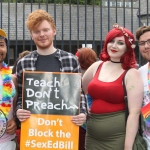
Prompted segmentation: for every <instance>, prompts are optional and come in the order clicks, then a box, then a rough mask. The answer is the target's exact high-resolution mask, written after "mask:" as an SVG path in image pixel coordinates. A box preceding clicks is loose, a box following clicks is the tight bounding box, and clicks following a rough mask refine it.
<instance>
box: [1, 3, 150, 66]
mask: <svg viewBox="0 0 150 150" xmlns="http://www.w3.org/2000/svg"><path fill="white" fill-rule="evenodd" d="M34 2H36V3H34ZM149 7H150V2H149V0H99V1H97V0H90V1H89V0H85V1H84V2H82V3H81V2H80V1H79V0H76V3H73V2H72V1H71V0H68V3H66V1H65V2H63V0H62V1H60V3H57V1H56V0H53V3H50V1H49V0H45V1H44V0H37V1H32V0H30V3H27V1H25V0H23V2H22V3H21V2H20V1H17V0H16V1H15V2H14V3H12V2H11V1H10V0H8V2H3V1H1V2H0V28H2V29H4V30H6V32H7V35H8V54H7V63H8V64H9V65H13V63H14V61H15V60H16V59H17V57H18V54H19V53H20V52H22V51H24V50H30V51H32V50H35V49H36V47H35V45H34V43H33V41H32V39H31V38H30V33H29V31H28V29H27V28H26V25H25V21H26V18H27V16H28V14H29V13H31V12H32V11H33V10H35V9H44V10H46V11H47V12H49V13H50V14H51V15H52V16H53V17H54V20H55V23H56V28H57V35H56V37H55V39H54V46H55V47H56V48H60V49H63V50H65V51H68V52H71V53H73V54H75V52H76V51H77V49H78V48H81V47H84V46H87V47H91V48H93V49H94V50H95V51H96V53H97V55H99V53H100V51H101V49H102V47H103V42H104V39H105V36H106V34H107V32H108V31H109V30H110V29H111V28H112V26H113V24H114V23H118V24H119V25H120V26H124V27H126V28H128V29H129V30H130V31H131V32H132V33H134V35H135V32H136V30H137V28H138V27H140V26H142V25H149V16H150V10H149ZM136 45H137V42H136ZM135 53H136V57H137V60H138V63H139V64H140V65H141V64H144V63H145V61H144V60H143V59H142V57H141V55H140V54H139V48H138V46H136V48H135Z"/></svg>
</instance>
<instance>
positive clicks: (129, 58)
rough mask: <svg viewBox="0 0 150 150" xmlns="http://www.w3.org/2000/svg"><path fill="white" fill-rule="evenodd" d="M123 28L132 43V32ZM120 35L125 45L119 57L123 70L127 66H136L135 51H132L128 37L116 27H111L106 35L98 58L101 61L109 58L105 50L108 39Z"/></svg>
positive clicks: (127, 67)
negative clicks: (125, 48) (124, 50)
mask: <svg viewBox="0 0 150 150" xmlns="http://www.w3.org/2000/svg"><path fill="white" fill-rule="evenodd" d="M123 30H124V31H125V32H126V33H127V34H128V35H129V36H130V38H131V39H133V43H134V42H135V40H134V36H133V34H132V33H131V32H130V31H129V30H128V29H126V28H124V29H123ZM121 36H124V38H125V43H126V45H127V51H126V52H125V53H124V54H123V55H122V57H121V59H120V62H121V65H122V68H123V69H124V70H127V69H129V68H137V65H136V58H135V53H134V49H133V48H132V47H131V43H130V42H129V39H128V38H127V37H126V36H125V35H124V34H123V32H122V31H121V30H120V29H117V28H113V29H112V30H110V31H109V33H108V34H107V35H106V39H105V43H104V47H103V49H102V52H101V53H100V59H101V60H102V61H108V60H110V56H109V55H108V52H107V44H108V43H109V42H110V41H112V40H113V39H114V38H116V37H121Z"/></svg>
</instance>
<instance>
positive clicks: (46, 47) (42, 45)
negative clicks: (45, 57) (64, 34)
mask: <svg viewBox="0 0 150 150" xmlns="http://www.w3.org/2000/svg"><path fill="white" fill-rule="evenodd" d="M52 42H53V41H48V42H47V43H40V42H34V43H35V45H36V46H37V47H38V48H39V49H41V50H44V49H48V48H49V47H50V46H51V45H52Z"/></svg>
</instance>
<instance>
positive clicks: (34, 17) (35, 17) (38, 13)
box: [26, 9, 56, 31]
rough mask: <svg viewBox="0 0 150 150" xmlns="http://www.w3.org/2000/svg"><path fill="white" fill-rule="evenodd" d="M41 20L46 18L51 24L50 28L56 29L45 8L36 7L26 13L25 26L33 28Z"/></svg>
mask: <svg viewBox="0 0 150 150" xmlns="http://www.w3.org/2000/svg"><path fill="white" fill-rule="evenodd" d="M43 20H47V21H48V22H49V23H50V24H51V26H52V28H53V29H56V26H55V22H54V19H53V18H52V16H51V15H50V14H48V13H47V12H46V11H45V10H41V9H37V10H35V11H33V12H32V13H31V14H29V15H28V18H27V21H26V26H27V28H28V29H29V30H30V31H31V30H33V29H34V28H37V27H38V26H39V24H40V23H41V22H42V21H43Z"/></svg>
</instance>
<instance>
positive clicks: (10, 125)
mask: <svg viewBox="0 0 150 150" xmlns="http://www.w3.org/2000/svg"><path fill="white" fill-rule="evenodd" d="M16 129H17V124H16V122H15V119H14V118H13V119H11V120H9V121H8V122H7V129H6V133H7V134H14V133H15V132H16Z"/></svg>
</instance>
